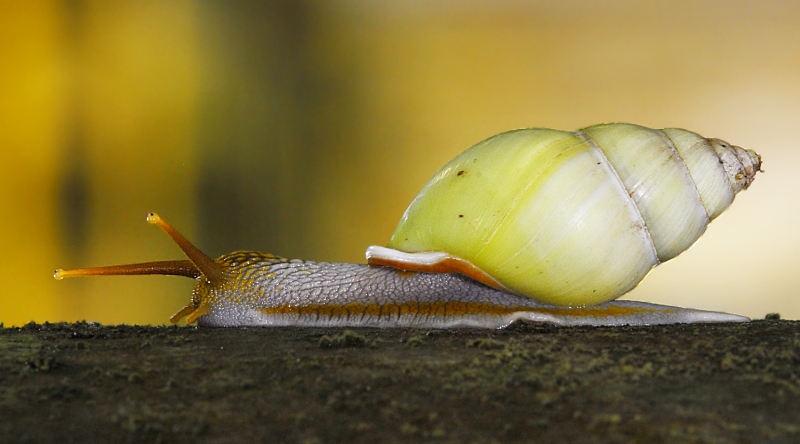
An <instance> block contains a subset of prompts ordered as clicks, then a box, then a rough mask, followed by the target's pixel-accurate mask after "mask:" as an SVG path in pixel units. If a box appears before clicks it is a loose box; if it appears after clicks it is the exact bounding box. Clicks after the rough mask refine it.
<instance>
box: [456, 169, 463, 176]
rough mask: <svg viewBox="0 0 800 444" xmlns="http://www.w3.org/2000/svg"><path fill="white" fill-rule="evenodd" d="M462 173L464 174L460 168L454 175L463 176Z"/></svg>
mask: <svg viewBox="0 0 800 444" xmlns="http://www.w3.org/2000/svg"><path fill="white" fill-rule="evenodd" d="M463 175H464V170H461V171H459V172H458V174H456V176H463Z"/></svg>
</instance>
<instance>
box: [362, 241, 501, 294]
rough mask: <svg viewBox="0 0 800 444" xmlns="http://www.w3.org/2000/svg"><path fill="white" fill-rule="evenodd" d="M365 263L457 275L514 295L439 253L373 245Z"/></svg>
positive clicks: (477, 270) (475, 269) (464, 263)
mask: <svg viewBox="0 0 800 444" xmlns="http://www.w3.org/2000/svg"><path fill="white" fill-rule="evenodd" d="M367 263H368V264H369V265H373V266H375V265H382V266H385V267H392V268H396V269H398V270H403V271H421V272H425V273H459V274H463V275H464V276H467V277H469V278H472V279H474V280H476V281H478V282H480V283H481V284H484V285H488V286H489V287H492V288H496V289H498V290H501V291H504V292H506V293H512V294H513V293H514V292H513V291H511V290H509V289H508V288H507V287H506V286H505V285H503V284H501V283H500V282H498V281H497V280H496V279H495V278H493V277H492V276H490V275H489V274H488V273H486V272H485V271H483V270H481V269H480V268H478V267H476V266H475V265H473V264H472V263H471V262H469V261H467V260H464V259H461V258H459V257H455V256H451V255H449V254H447V253H443V252H440V251H434V252H425V253H406V252H404V251H398V250H394V249H392V248H386V247H379V246H376V245H373V246H371V247H369V248H367Z"/></svg>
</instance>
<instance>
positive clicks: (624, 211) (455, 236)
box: [367, 123, 761, 306]
mask: <svg viewBox="0 0 800 444" xmlns="http://www.w3.org/2000/svg"><path fill="white" fill-rule="evenodd" d="M760 166H761V159H760V157H759V155H758V154H756V153H755V152H754V151H752V150H746V149H743V148H740V147H738V146H733V145H730V144H728V143H726V142H723V141H721V140H718V139H707V138H704V137H701V136H699V135H698V134H695V133H693V132H691V131H686V130H683V129H677V128H667V129H663V130H654V129H649V128H645V127H642V126H638V125H631V124H622V123H612V124H603V125H596V126H591V127H588V128H585V129H583V130H580V131H575V132H565V131H556V130H549V129H539V128H534V129H521V130H516V131H509V132H506V133H502V134H499V135H496V136H494V137H491V138H489V139H487V140H484V141H483V142H480V143H478V144H477V145H475V146H473V147H471V148H470V149H468V150H466V151H465V152H463V153H462V154H460V155H458V156H457V157H456V158H455V159H453V160H452V161H450V162H449V163H448V164H447V165H445V166H444V167H443V168H442V169H441V170H440V171H439V172H438V173H436V174H435V175H434V176H433V178H431V180H430V181H429V182H428V183H427V184H426V185H425V186H424V187H423V188H422V191H420V193H419V195H418V196H417V197H416V199H414V201H413V202H412V203H411V205H410V206H409V207H408V210H406V212H405V214H404V215H403V218H402V220H401V221H400V223H399V225H398V226H397V229H396V230H395V232H394V234H393V235H392V237H391V239H390V241H389V244H388V247H389V248H388V249H387V248H381V247H370V249H368V251H367V258H368V261H369V263H370V264H373V265H390V266H394V267H397V268H401V269H409V270H422V271H440V272H447V271H458V272H461V273H463V274H467V275H469V276H471V277H473V278H475V279H476V280H479V281H481V282H484V283H487V284H489V285H491V286H494V287H496V288H499V289H503V290H505V291H509V292H511V293H515V294H518V295H523V296H526V297H529V298H532V299H534V300H537V301H540V302H544V303H547V304H553V305H567V306H582V305H591V304H598V303H602V302H605V301H609V300H612V299H615V298H617V297H619V296H621V295H623V294H625V293H626V292H628V291H630V290H631V289H633V288H634V287H635V286H636V285H637V284H638V283H639V282H641V281H642V279H644V277H645V276H646V275H647V273H648V272H649V271H650V270H651V269H652V268H653V267H655V266H656V265H658V264H660V263H661V262H665V261H667V260H669V259H672V258H673V257H675V256H677V255H678V254H680V253H681V252H683V251H685V250H686V249H687V248H689V247H690V246H691V245H692V244H694V242H695V241H697V239H698V238H699V237H700V236H701V235H702V234H703V232H704V231H705V230H706V227H707V226H708V223H709V222H710V221H711V220H713V219H714V218H716V217H717V216H719V215H720V214H721V213H722V212H723V211H724V210H725V209H726V208H728V206H729V205H730V204H731V202H733V199H734V196H735V195H736V193H738V192H739V191H741V190H744V189H746V188H747V187H748V186H749V185H750V184H751V183H752V182H753V179H754V177H755V174H756V172H757V171H759V170H760ZM408 253H411V254H408ZM437 258H438V259H437Z"/></svg>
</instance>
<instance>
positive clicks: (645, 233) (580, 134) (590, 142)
mask: <svg viewBox="0 0 800 444" xmlns="http://www.w3.org/2000/svg"><path fill="white" fill-rule="evenodd" d="M575 135H576V136H578V137H580V138H581V139H583V140H585V141H586V144H587V145H589V146H590V147H591V148H592V152H593V153H595V154H596V155H597V156H598V157H600V158H601V159H602V161H603V162H604V163H605V164H606V165H608V168H609V169H610V170H611V171H612V172H613V173H614V174H613V178H614V179H616V183H617V184H619V188H620V189H621V190H622V194H624V195H625V196H626V198H627V201H628V205H627V207H628V208H629V209H630V210H631V211H630V214H631V216H632V218H633V219H636V220H637V221H638V222H639V223H640V224H641V227H642V229H641V231H642V235H643V236H642V237H643V238H646V241H645V242H646V244H647V246H648V247H649V248H650V251H652V252H653V258H654V262H653V266H654V267H655V266H656V265H658V264H660V263H661V262H660V261H659V259H658V251H657V250H656V246H655V244H654V243H653V238H652V237H651V236H650V230H648V229H647V221H645V220H644V218H643V217H642V213H641V211H639V207H637V206H636V202H634V200H633V198H632V197H631V195H630V191H629V190H628V189H626V188H625V183H623V182H622V178H620V177H619V173H617V170H616V169H615V168H614V165H613V164H612V163H611V162H609V161H608V157H606V154H605V153H604V152H603V150H601V149H600V147H598V146H597V144H596V143H595V142H594V140H592V139H590V138H589V137H588V136H586V134H585V133H584V132H583V131H580V130H579V131H575Z"/></svg>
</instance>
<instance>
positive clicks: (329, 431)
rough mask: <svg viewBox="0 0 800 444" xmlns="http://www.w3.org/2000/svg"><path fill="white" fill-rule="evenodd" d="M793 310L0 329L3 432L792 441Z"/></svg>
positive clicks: (795, 430) (107, 437)
mask: <svg viewBox="0 0 800 444" xmlns="http://www.w3.org/2000/svg"><path fill="white" fill-rule="evenodd" d="M798 376H800V322H788V321H777V320H775V321H755V322H752V323H750V324H721V325H720V324H717V325H713V324H708V325H678V326H663V327H661V326H659V327H622V328H619V327H617V328H591V327H579V328H575V327H552V326H540V325H515V326H512V327H511V328H508V329H506V330H500V331H487V330H444V331H437V330H429V331H424V330H375V329H356V330H349V331H348V330H339V329H310V328H302V329H300V328H269V329H259V328H248V329H197V328H194V327H135V326H100V325H97V324H87V323H78V324H44V325H35V324H29V325H27V326H25V327H23V328H13V329H9V328H6V329H0V442H2V443H11V442H14V443H17V442H20V443H22V442H60V443H63V442H98V441H101V442H103V441H104V442H161V441H163V442H189V441H192V442H212V443H215V442H297V443H329V442H467V443H469V442H475V443H490V442H512V441H520V442H620V443H623V442H625V443H628V442H637V443H650V442H680V443H692V442H715V443H728V442H730V443H733V442H786V443H790V442H791V443H796V442H800V379H798Z"/></svg>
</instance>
